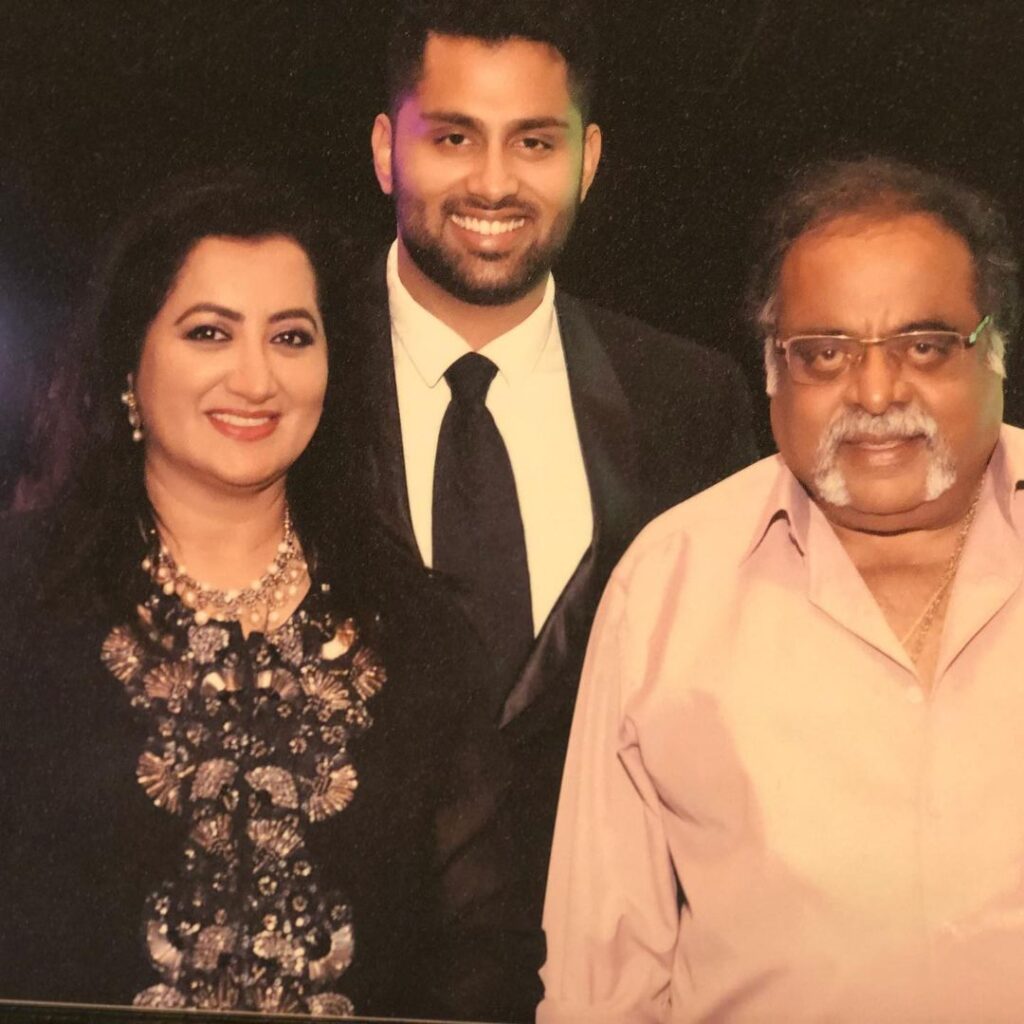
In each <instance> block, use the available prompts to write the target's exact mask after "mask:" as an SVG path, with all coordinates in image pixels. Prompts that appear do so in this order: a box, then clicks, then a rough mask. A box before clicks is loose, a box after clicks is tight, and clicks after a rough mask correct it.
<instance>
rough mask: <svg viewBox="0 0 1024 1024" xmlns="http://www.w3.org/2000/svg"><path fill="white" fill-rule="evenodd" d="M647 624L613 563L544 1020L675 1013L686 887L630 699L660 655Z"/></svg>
mask: <svg viewBox="0 0 1024 1024" xmlns="http://www.w3.org/2000/svg"><path fill="white" fill-rule="evenodd" d="M621 568H622V567H621V566H620V569H621ZM636 621H638V618H637V619H636ZM638 633H639V634H641V635H637V634H638ZM642 634H647V635H648V636H649V635H650V633H649V630H647V629H643V628H641V629H640V630H639V631H638V630H636V629H631V628H630V612H629V601H628V590H627V588H626V587H624V586H623V584H622V582H621V577H620V574H619V573H617V574H616V576H614V577H613V579H612V583H611V584H610V586H609V588H608V590H607V591H606V593H605V596H604V598H603V600H602V605H601V608H600V610H599V612H598V616H597V619H596V621H595V626H594V631H593V634H592V636H591V641H590V646H589V648H588V651H587V658H586V663H585V665H584V670H583V677H582V680H581V683H580V694H579V700H578V703H577V707H576V713H575V717H574V720H573V727H572V733H571V736H570V741H569V751H568V757H567V761H566V766H565V774H564V777H563V782H562V790H561V796H560V800H559V805H558V819H557V823H556V826H555V837H554V846H553V851H552V857H551V868H550V872H549V875H548V888H547V898H546V902H545V907H544V930H545V933H546V936H547V950H548V957H547V962H546V963H545V965H544V968H543V969H542V971H541V979H542V981H543V982H544V987H545V996H544V1000H543V1002H542V1003H541V1005H540V1008H539V1011H538V1015H537V1021H538V1024H568V1022H573V1024H577V1022H578V1024H583V1022H587V1024H605V1022H606V1024H641V1022H642V1024H647V1022H660V1021H665V1020H666V1019H667V1018H668V1015H669V1003H670V997H669V990H670V981H671V971H672V961H673V957H674V950H675V945H676V938H677V934H678V929H679V903H680V896H679V885H678V882H677V880H676V875H675V872H674V870H673V866H672V862H671V858H670V855H669V850H668V844H667V841H666V837H665V832H664V825H663V820H662V814H663V808H662V806H661V803H660V801H659V799H658V795H657V792H656V789H655V786H654V784H653V782H652V780H651V778H650V776H649V775H648V773H647V771H646V770H645V768H644V763H643V752H642V750H641V748H640V744H639V740H638V736H637V731H636V728H635V725H634V722H633V720H632V719H631V717H630V714H629V710H628V709H629V705H630V699H629V695H630V693H631V692H633V691H634V690H636V689H637V688H638V687H639V686H640V685H641V684H642V682H643V678H644V675H645V674H646V672H647V665H648V664H649V663H650V662H651V661H652V660H654V659H653V657H652V652H650V651H649V650H648V648H649V647H650V644H649V643H648V642H646V640H645V639H644V636H643V635H642Z"/></svg>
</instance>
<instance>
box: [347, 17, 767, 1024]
mask: <svg viewBox="0 0 1024 1024" xmlns="http://www.w3.org/2000/svg"><path fill="white" fill-rule="evenodd" d="M595 63H596V61H595V47H594V44H593V38H592V31H591V26H590V24H589V22H588V21H587V19H586V18H585V17H584V16H583V14H582V12H581V11H580V10H579V9H578V8H577V7H576V6H575V5H574V4H572V3H553V2H550V0H546V2H529V0H462V2H443V0H442V2H436V0H435V2H427V3H418V4H411V5H405V6H404V7H403V11H402V14H401V15H400V16H399V23H398V24H396V25H395V26H394V30H393V33H392V44H391V50H390V53H389V73H390V93H391V94H390V106H389V108H388V112H387V113H382V114H380V115H379V116H378V117H377V119H376V121H375V123H374V126H373V134H372V145H373V159H374V167H375V171H376V174H377V179H378V181H379V183H380V186H381V188H382V189H383V190H384V192H386V193H388V194H389V195H391V196H392V197H393V198H394V200H395V207H396V212H397V225H398V232H397V234H398V237H397V240H396V242H395V243H394V245H393V246H392V248H391V250H390V252H389V254H388V256H387V259H386V262H382V263H381V264H379V265H377V266H376V267H375V268H374V269H373V271H372V273H371V275H370V277H369V279H368V280H364V281H361V282H360V283H359V288H358V291H357V294H356V295H355V296H354V297H353V300H352V302H351V303H350V311H353V312H354V313H355V317H354V320H355V323H354V325H353V329H354V330H356V331H357V332H358V334H359V336H358V338H357V343H356V345H355V346H353V347H354V348H355V349H357V351H356V352H355V364H354V365H353V366H351V367H349V368H348V369H347V370H346V371H345V372H347V373H348V374H349V380H348V382H347V387H348V392H349V400H348V402H347V406H346V415H347V416H348V424H347V427H346V430H347V431H348V432H349V438H350V440H351V439H355V440H357V441H358V442H359V444H360V453H359V458H358V460H357V461H358V463H359V465H360V467H361V469H362V470H364V471H365V473H366V475H365V477H363V478H362V479H360V480H359V481H358V482H357V483H356V484H355V485H354V486H355V489H356V490H357V492H358V493H359V495H360V496H361V498H362V499H363V500H364V502H365V505H364V510H365V511H367V512H368V513H369V515H370V516H371V518H372V519H373V520H374V521H375V522H376V525H377V527H378V534H379V537H380V541H381V545H382V546H381V549H380V550H381V551H384V550H385V549H386V551H387V553H388V555H395V554H397V555H398V556H399V557H400V558H403V557H404V558H405V559H407V560H408V562H409V563H411V564H412V565H414V566H415V567H416V571H417V572H418V573H419V574H420V576H421V577H422V578H423V579H424V580H425V581H426V585H427V586H428V587H429V588H430V590H431V592H432V594H433V595H434V598H433V599H436V600H437V601H442V602H446V603H448V604H450V605H451V606H452V607H453V608H454V609H456V610H457V611H458V613H459V614H460V615H462V616H464V618H465V622H466V630H465V634H466V650H465V652H464V655H463V656H464V658H465V659H466V661H467V662H470V663H473V664H474V666H475V667H474V670H473V672H472V675H473V677H474V679H475V680H476V685H478V686H479V687H480V688H481V689H482V690H485V691H486V698H487V700H488V701H490V703H491V707H492V709H493V714H492V716H491V717H492V722H491V724H489V725H487V726H485V728H487V729H493V736H492V737H488V739H489V741H490V742H491V743H492V745H493V746H494V747H498V748H500V749H501V751H502V753H503V755H504V756H505V757H506V758H507V759H508V760H507V770H505V771H503V772H501V773H498V775H496V774H495V773H493V772H489V773H487V774H481V773H480V772H478V771H476V769H475V764H474V761H473V758H472V756H471V755H469V754H467V758H466V764H465V771H464V777H463V778H461V779H460V780H455V782H454V784H453V786H452V792H453V799H452V805H451V813H450V814H449V815H447V816H446V818H445V820H444V821H441V822H439V828H440V829H441V830H442V832H444V833H445V834H446V836H447V839H448V844H447V847H448V849H449V851H450V861H449V863H448V864H447V865H446V866H445V868H446V871H447V874H448V878H449V881H450V884H449V892H450V894H451V907H450V908H449V910H450V912H451V913H452V914H453V915H458V916H460V917H461V918H462V919H463V921H464V923H465V925H466V932H467V934H469V935H470V936H472V940H471V941H470V942H468V943H467V948H466V949H463V950H451V951H448V954H447V955H448V956H450V957H455V958H462V959H464V960H465V963H466V971H465V991H464V994H463V996H462V999H461V1009H462V1011H463V1012H464V1013H465V1014H466V1015H467V1016H476V1017H479V1018H484V1019H488V1020H492V1019H493V1020H497V1019H504V1020H525V1019H527V1018H531V1017H532V1012H533V1008H534V1006H535V1005H536V1002H537V1000H538V999H539V997H540V994H541V990H540V985H539V982H538V980H537V978H536V976H535V973H534V972H535V971H536V970H537V968H538V967H539V966H540V963H541V962H542V960H543V942H542V935H541V933H540V917H541V906H542V901H543V893H544V881H545V876H546V872H547V860H548V854H549V850H550V843H551V833H552V828H553V822H554V812H555V806H556V802H557V798H558V789H559V782H560V778H561V770H562V762H563V757H564V753H565V745H566V739H567V735H568V729H569V723H570V719H571V714H572V707H573V701H574V697H575V692H576V686H577V681H578V677H579V673H580V669H581V664H582V660H583V654H584V649H585V646H586V640H587V634H588V631H589V628H590V624H591V621H592V618H593V615H594V611H595V608H596V604H597V601H598V598H599V597H600V593H601V590H602V587H603V586H604V583H605V581H606V579H607V577H608V575H609V573H610V572H611V569H612V567H613V566H614V565H615V563H616V561H617V560H618V558H619V556H620V555H621V554H622V552H623V551H624V550H625V547H626V545H627V544H628V543H629V542H630V541H631V540H632V538H633V537H634V536H635V535H636V533H637V531H638V530H639V529H640V528H641V527H642V526H643V525H644V524H645V523H646V522H647V521H648V520H650V519H651V518H652V517H653V516H655V515H656V514H658V513H659V512H661V511H662V510H664V509H666V508H668V507H669V506H671V505H673V504H676V503H677V502H679V501H681V500H683V499H684V498H686V497H688V496H690V495H692V494H693V493H695V492H697V491H699V490H701V489H703V488H705V487H707V486H709V485H710V484H712V483H715V482H716V481H717V480H719V479H721V478H722V477H724V476H726V475H728V474H730V473H732V472H733V471H734V470H736V469H738V468H740V467H742V466H743V465H745V464H746V463H748V462H750V461H752V460H753V458H754V457H755V455H756V453H755V448H754V442H753V435H752V433H751V431H750V425H749V408H748V403H747V395H746V389H745V387H744V385H743V384H742V383H741V381H740V378H739V374H738V373H737V372H736V370H735V368H734V367H733V366H732V365H731V364H730V363H729V361H728V360H727V359H725V358H724V357H722V356H720V355H718V354H717V353H714V352H711V351H708V350H705V349H702V348H699V347H697V346H696V345H693V344H692V343H689V342H685V341H682V340H681V339H678V338H675V337H672V336H670V335H667V334H663V333H661V332H658V331H655V330H653V329H651V328H649V327H647V326H645V325H643V324H640V323H638V322H636V321H634V320H631V319H627V318H624V317H621V316H618V315H615V314H613V313H609V312H606V311H604V310H601V309H598V308H596V307H594V306H591V305H590V304H588V303H585V302H581V301H579V300H577V299H573V298H572V297H570V296H568V295H565V294H563V293H561V292H559V293H558V294H557V295H556V293H555V288H554V283H553V280H552V277H551V273H550V268H551V265H552V263H553V261H554V260H555V258H556V257H557V255H558V253H559V252H560V251H561V249H562V247H563V245H564V243H565V241H566V238H567V236H568V234H569V231H570V229H571V227H572V224H573V221H574V219H575V216H576V214H577V211H578V209H579V206H580V204H581V203H582V201H583V199H584V197H585V196H586V194H587V191H588V189H589V188H590V185H591V183H592V182H593V180H594V175H595V173H596V171H597V166H598V162H599V160H600V155H601V131H600V129H599V127H598V126H597V125H596V124H595V123H593V122H591V121H590V119H589V107H590V98H591V92H592V87H593V76H594V69H595ZM470 746H471V745H469V744H467V750H469V749H470ZM499 776H500V777H499ZM470 947H471V948H470Z"/></svg>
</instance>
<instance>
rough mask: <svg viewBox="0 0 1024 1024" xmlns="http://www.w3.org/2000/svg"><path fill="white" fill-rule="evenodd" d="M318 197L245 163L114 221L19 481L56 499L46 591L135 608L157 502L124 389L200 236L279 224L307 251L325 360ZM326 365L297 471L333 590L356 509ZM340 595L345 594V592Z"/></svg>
mask: <svg viewBox="0 0 1024 1024" xmlns="http://www.w3.org/2000/svg"><path fill="white" fill-rule="evenodd" d="M309 209H310V208H309V206H308V204H304V203H303V202H302V201H301V200H300V199H299V197H297V196H295V195H293V194H291V193H290V192H288V191H287V190H286V189H283V188H277V187H275V188H271V187H269V186H268V184H267V183H266V182H265V181H263V180H260V179H257V178H256V177H254V176H253V175H250V174H248V173H234V174H230V175H224V174H221V175H218V176H217V177H209V178H206V179H205V180H196V179H191V180H189V181H178V182H176V183H174V184H172V185H170V186H168V187H164V188H162V189H161V190H160V191H159V192H158V193H156V194H155V195H154V196H153V197H152V198H150V200H149V201H148V202H146V203H145V204H144V205H142V206H140V207H139V209H138V210H137V211H136V212H135V213H133V214H132V215H131V216H130V217H129V218H127V219H126V220H125V222H124V223H123V225H122V226H121V228H120V229H119V230H118V231H116V232H115V233H114V235H113V236H112V239H111V241H110V243H109V244H108V246H107V247H106V256H105V258H103V259H102V260H101V261H100V262H99V264H98V270H97V273H96V275H95V277H94V279H93V280H92V282H91V284H90V288H89V293H90V294H89V299H88V301H87V303H86V308H85V310H84V312H83V314H82V316H81V317H80V320H79V323H78V325H77V327H76V329H75V330H74V331H73V334H72V336H71V337H70V338H69V339H68V341H67V344H66V346H65V348H64V349H63V351H62V352H61V353H59V355H58V360H57V366H56V370H55V373H54V377H53V380H52V382H51V384H50V387H49V389H48V391H47V392H46V394H45V395H44V396H41V400H40V402H39V404H38V407H37V413H36V416H35V420H34V425H33V431H32V438H33V455H32V457H31V458H30V461H29V466H28V470H27V472H26V474H25V476H24V478H23V479H22V481H21V482H20V484H19V497H20V501H21V504H22V505H23V506H26V505H27V506H30V507H32V508H45V509H47V510H48V513H49V514H48V515H46V516H45V517H44V518H45V521H46V523H47V536H46V538H45V542H44V553H43V557H42V563H43V564H42V566H41V567H40V568H41V572H40V573H39V581H40V588H41V591H42V593H41V595H40V596H41V597H42V599H43V600H44V601H45V602H47V603H58V604H61V603H64V602H67V601H70V602H73V603H74V604H75V605H77V606H79V607H82V609H83V610H85V608H84V607H83V606H88V607H92V608H96V607H98V608H99V609H101V610H102V611H103V612H105V613H107V614H109V615H123V614H126V613H127V612H128V611H129V610H130V608H131V607H132V606H133V605H134V604H135V603H136V602H137V601H138V599H139V598H140V596H141V594H142V593H143V591H144V588H145V586H146V585H147V582H146V579H145V577H144V575H143V574H142V573H141V572H140V571H139V561H140V559H141V558H142V557H143V553H144V552H145V548H146V540H145V537H146V531H147V530H148V529H149V528H150V527H151V526H152V525H153V521H154V520H153V510H152V507H151V505H150V502H149V498H148V496H147V494H146V489H145V485H144V477H143V463H144V446H143V445H142V444H139V443H136V442H133V440H132V431H131V428H130V426H129V425H128V421H127V417H126V411H125V407H124V405H123V404H122V401H121V395H122V393H123V392H124V390H125V388H126V385H127V376H128V374H129V373H134V371H135V369H136V367H137V366H138V362H139V355H140V352H141V348H142V343H143V339H144V337H145V335H146V332H147V329H148V328H149V325H150V324H151V323H152V321H153V319H154V318H155V317H156V315H157V313H158V312H159V310H160V308H161V306H162V305H163V303H164V301H165V300H166V298H167V295H168V293H169V292H170V290H171V287H172V286H173V284H174V280H175V278H176V276H177V274H178V272H179V271H180V269H181V267H182V265H183V264H184V262H185V259H186V258H187V257H188V255H189V253H190V252H191V251H192V249H193V248H194V247H195V245H196V244H197V243H198V242H199V241H200V240H202V239H203V238H206V237H209V236H225V237H231V238H243V239H257V238H265V237H270V236H273V235H283V236H286V237H288V238H291V239H293V240H294V241H295V242H297V243H298V244H299V245H300V246H301V247H302V248H303V249H304V250H305V252H306V255H307V256H308V258H309V261H310V263H311V264H312V266H313V270H314V273H315V274H316V278H317V291H318V301H319V303H320V308H321V312H322V313H323V318H324V324H325V329H326V334H327V337H328V353H329V355H328V360H329V366H330V367H331V368H334V369H336V368H337V364H338V360H337V358H336V354H335V352H334V351H333V350H334V349H335V347H336V345H337V344H338V342H339V341H340V340H341V339H335V338H333V337H332V324H333V323H334V322H335V317H334V316H333V315H332V308H331V307H332V299H331V295H332V293H333V292H334V291H335V290H336V288H335V286H336V285H337V278H338V274H337V271H336V266H337V264H338V263H340V262H341V260H340V259H339V256H341V254H342V252H343V250H344V246H343V245H342V243H341V241H340V239H338V238H336V237H333V238H332V237H331V233H330V232H329V231H328V230H326V229H325V228H324V227H323V226H322V224H321V223H319V222H317V221H316V220H315V219H314V218H313V217H311V216H310V213H309ZM338 377H339V374H338V373H336V372H329V375H328V389H327V396H326V398H325V402H324V415H323V416H322V418H321V421H320V424H319V426H318V428H317V431H316V433H315V434H314V436H313V439H312V441H311V442H310V444H309V446H308V447H307V448H306V450H305V452H303V454H302V455H301V456H300V458H299V460H298V461H297V462H296V464H295V465H294V466H292V468H291V470H290V471H289V474H288V481H287V491H288V500H289V503H290V506H291V509H292V516H293V520H294V522H295V525H296V530H297V532H298V534H299V537H300V539H301V540H302V543H303V546H304V548H305V551H306V554H307V556H308V557H309V558H310V559H311V564H316V565H317V566H318V567H319V570H318V572H319V575H320V578H325V577H326V578H327V580H328V581H329V582H330V583H331V585H332V588H334V587H335V586H336V585H338V584H340V583H341V581H339V580H337V579H336V578H332V577H336V576H337V575H339V574H338V573H335V572H334V571H333V568H334V567H336V566H338V565H339V563H340V561H342V560H343V558H342V553H341V550H340V546H341V545H343V544H344V543H345V538H346V536H347V531H346V528H345V523H346V521H347V518H348V517H347V515H346V509H345V507H344V505H345V488H344V486H343V485H342V484H341V481H342V479H343V478H344V475H345V474H344V470H345V453H344V450H343V448H344V446H343V444H342V443H341V439H340V438H339V436H338V433H339V432H338V429H337V422H336V420H337V409H338V402H337V399H336V397H335V395H336V391H337V385H338V380H337V378H338ZM338 596H339V598H341V597H342V595H341V594H339V595H338Z"/></svg>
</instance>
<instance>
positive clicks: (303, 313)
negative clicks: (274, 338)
mask: <svg viewBox="0 0 1024 1024" xmlns="http://www.w3.org/2000/svg"><path fill="white" fill-rule="evenodd" d="M194 313H216V314H217V316H222V317H224V319H225V320H231V321H233V322H234V323H241V322H242V321H243V320H244V319H245V317H244V316H243V315H242V314H241V313H239V312H238V311H237V310H234V309H228V307H227V306H218V305H217V304H216V303H215V302H197V303H196V304H195V305H194V306H189V307H188V309H186V310H185V312H184V313H182V314H181V316H179V317H178V319H177V320H175V321H174V326H175V327H177V326H178V324H180V323H181V322H182V320H186V319H188V317H190V316H192V315H193V314H194ZM292 319H302V320H308V321H309V322H310V323H311V324H312V325H313V327H314V329H315V330H319V329H320V325H319V324H318V323H317V321H316V317H315V316H313V314H312V313H310V311H309V310H308V309H303V308H302V307H301V306H296V307H295V308H294V309H282V310H280V312H277V313H272V314H271V315H270V316H269V317H268V318H267V322H268V323H272V324H276V323H278V322H279V321H281V320H292Z"/></svg>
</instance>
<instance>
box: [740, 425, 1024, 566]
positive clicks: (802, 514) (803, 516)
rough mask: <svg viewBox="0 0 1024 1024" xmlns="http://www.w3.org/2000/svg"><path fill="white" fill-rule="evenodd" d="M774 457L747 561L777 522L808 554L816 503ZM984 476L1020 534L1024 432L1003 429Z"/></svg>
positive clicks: (1023, 509)
mask: <svg viewBox="0 0 1024 1024" xmlns="http://www.w3.org/2000/svg"><path fill="white" fill-rule="evenodd" d="M774 458H775V459H777V460H778V464H779V472H778V474H777V475H776V478H775V483H774V484H773V485H772V488H771V490H770V491H769V493H768V497H767V500H766V501H765V503H764V505H763V507H762V509H761V512H760V514H759V515H758V516H757V518H756V520H755V527H754V531H753V534H752V536H751V540H750V545H749V547H748V548H747V549H746V551H745V552H744V554H743V558H742V561H744V562H745V561H746V560H747V559H748V558H750V557H751V556H752V555H753V554H754V552H755V551H756V550H757V549H758V548H759V547H760V546H761V544H762V543H763V542H764V539H765V538H766V537H767V536H768V534H769V533H770V532H771V531H772V529H773V528H775V527H776V524H778V523H782V524H785V528H786V529H787V530H788V531H789V536H790V539H791V540H792V541H793V543H794V544H795V545H796V547H797V549H798V550H799V551H800V554H801V555H804V554H806V553H807V531H808V525H809V522H810V517H811V506H812V504H813V503H812V501H811V498H810V497H809V495H808V494H807V492H806V491H805V490H804V487H803V484H801V483H800V481H799V480H797V478H796V477H795V476H794V475H793V474H792V472H791V471H790V469H789V467H788V466H787V465H786V464H785V463H784V462H783V461H782V456H781V455H776V456H774ZM985 476H986V484H987V482H988V480H991V483H992V491H993V492H994V495H995V499H996V502H997V504H998V505H999V508H1000V510H1001V511H1002V514H1003V516H1004V517H1005V518H1006V520H1007V522H1008V523H1010V525H1011V526H1012V527H1013V529H1014V531H1015V532H1016V533H1017V534H1018V535H1020V534H1021V532H1022V528H1024V495H1022V496H1021V497H1020V498H1018V499H1017V500H1015V496H1016V495H1018V494H1020V493H1021V492H1022V490H1024V432H1021V431H1017V430H1015V429H1014V428H1007V427H1006V426H1004V427H1003V428H1002V432H1001V434H1000V437H999V440H998V441H997V442H996V446H995V449H994V450H993V452H992V458H991V459H990V460H989V464H988V467H987V469H986V470H985Z"/></svg>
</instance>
